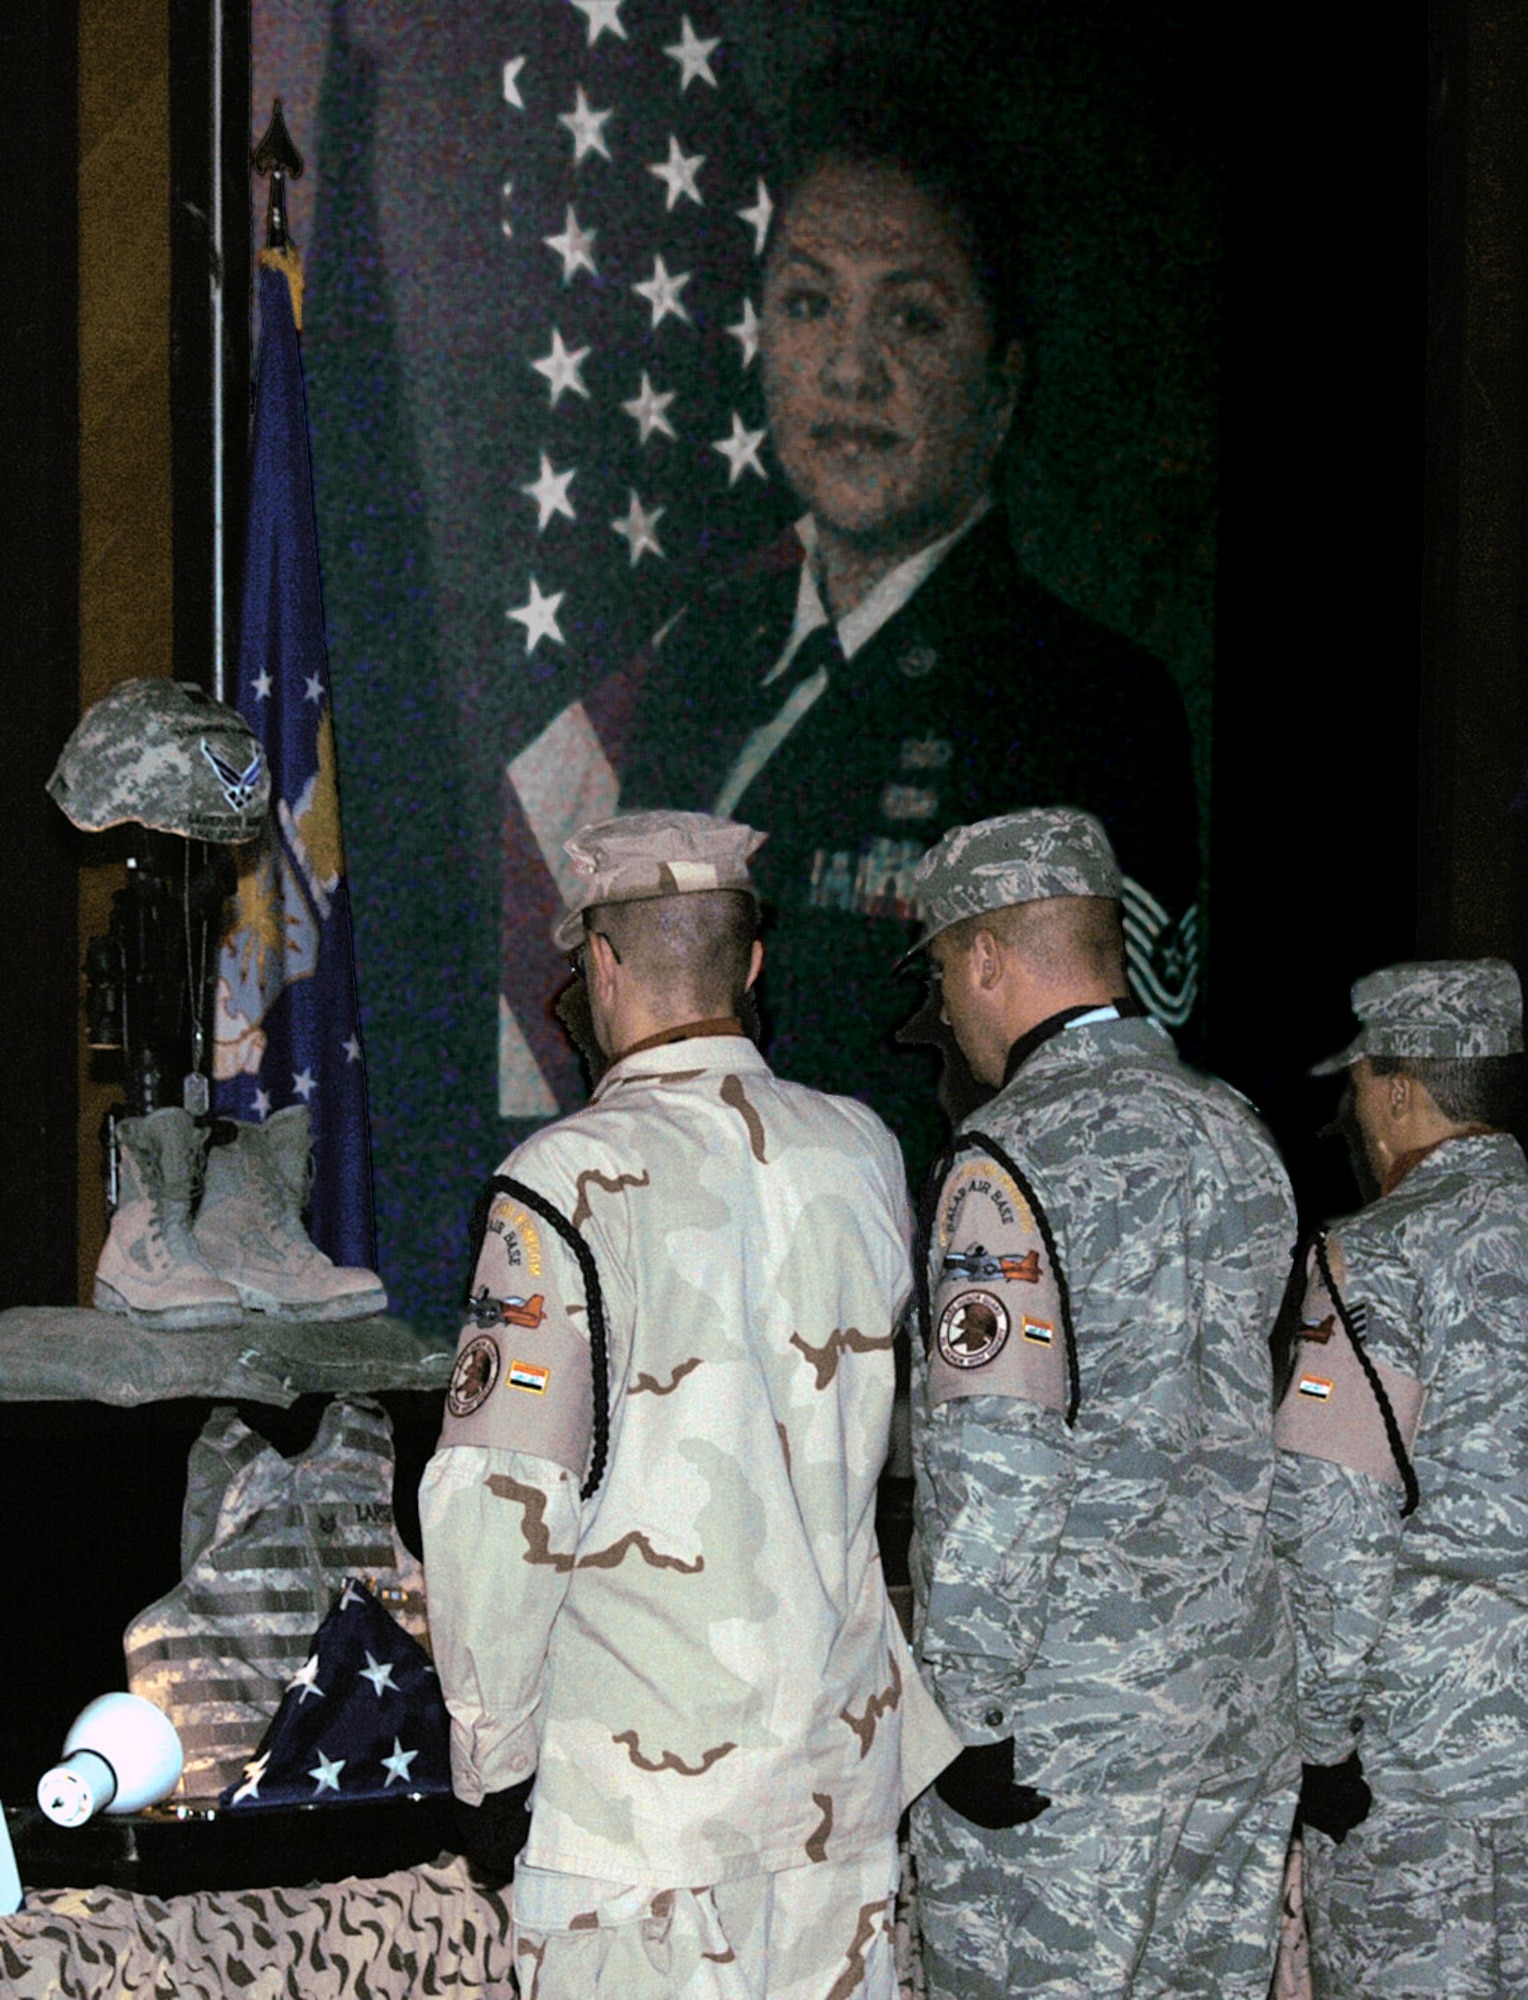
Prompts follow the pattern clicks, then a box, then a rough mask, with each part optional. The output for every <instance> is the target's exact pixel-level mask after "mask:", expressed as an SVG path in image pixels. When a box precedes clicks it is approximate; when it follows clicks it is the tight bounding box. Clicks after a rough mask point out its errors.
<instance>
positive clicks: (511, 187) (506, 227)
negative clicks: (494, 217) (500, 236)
mask: <svg viewBox="0 0 1528 2000" xmlns="http://www.w3.org/2000/svg"><path fill="white" fill-rule="evenodd" d="M514 191H515V184H514V182H513V181H505V182H504V183H503V185H502V186H501V187H500V189H499V227H500V228H501V229H502V230H503V231H504V234H505V235H506V236H509V237H513V235H514V233H515V225H514V224H513V223H512V222H511V221H510V219H509V201H510V196H511V195H512V194H513V193H514Z"/></svg>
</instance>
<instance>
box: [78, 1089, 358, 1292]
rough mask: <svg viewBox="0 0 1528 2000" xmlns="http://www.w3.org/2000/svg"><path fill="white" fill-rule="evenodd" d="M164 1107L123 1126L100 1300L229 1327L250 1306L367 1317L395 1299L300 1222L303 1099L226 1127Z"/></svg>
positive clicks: (307, 1138) (99, 1268) (304, 1167)
mask: <svg viewBox="0 0 1528 2000" xmlns="http://www.w3.org/2000/svg"><path fill="white" fill-rule="evenodd" d="M229 1133H231V1134H232V1136H231V1138H226V1143H221V1144H219V1143H213V1144H211V1145H209V1144H208V1143H207V1135H206V1133H205V1132H204V1131H203V1130H202V1129H201V1128H200V1127H198V1126H197V1124H196V1123H195V1121H194V1120H193V1119H192V1117H191V1115H190V1113H189V1112H187V1111H182V1110H180V1109H179V1108H178V1107H177V1106H173V1105H166V1106H165V1107H164V1108H163V1109H162V1110H159V1111H153V1112H150V1113H149V1115H148V1116H147V1117H146V1118H124V1119H123V1120H122V1121H121V1122H120V1124H119V1125H118V1126H117V1141H118V1149H119V1155H120V1175H121V1178H120V1188H121V1198H120V1200H119V1202H118V1204H117V1207H116V1210H115V1211H114V1213H113V1215H112V1219H111V1230H110V1233H109V1234H108V1236H107V1239H106V1243H105V1246H104V1247H103V1249H102V1251H101V1255H100V1260H99V1262H98V1263H97V1265H96V1278H95V1303H96V1306H97V1308H98V1309H99V1310H100V1311H103V1312H112V1313H125V1314H126V1315H127V1317H128V1318H129V1319H131V1320H133V1321H134V1322H135V1323H136V1324H138V1325H139V1326H151V1327H164V1328H171V1329H178V1328H188V1327H209V1326H227V1325H230V1324H231V1323H233V1322H234V1321H236V1320H241V1319H243V1318H244V1317H245V1315H246V1314H248V1313H266V1314H269V1315H271V1316H273V1317H275V1318H277V1319H286V1320H337V1319H362V1318H365V1317H367V1316H368V1315H370V1314H372V1313H379V1312H382V1311H384V1310H385V1308H386V1306H387V1294H386V1292H384V1290H383V1289H382V1284H381V1280H380V1279H379V1278H378V1277H377V1275H376V1273H375V1272H374V1271H365V1270H362V1269H360V1268H359V1267H357V1266H353V1265H337V1264H335V1263H333V1262H332V1261H331V1260H330V1259H329V1258H328V1257H326V1256H325V1255H324V1253H323V1251H322V1250H320V1249H319V1248H318V1247H317V1245H316V1244H315V1243H313V1241H312V1240H311V1238H310V1237H309V1236H308V1233H307V1231H306V1230H305V1229H304V1228H303V1224H302V1209H303V1203H304V1201H305V1200H306V1198H307V1191H308V1177H309V1161H310V1156H311V1150H312V1140H311V1132H310V1128H309V1122H308V1111H307V1107H306V1106H305V1105H301V1104H294V1105H290V1106H288V1108H287V1109H286V1110H284V1111H277V1112H273V1113H272V1115H271V1116H270V1117H269V1118H267V1119H266V1121H265V1122H264V1124H262V1125H242V1124H236V1123H233V1122H232V1121H227V1122H225V1123H224V1124H222V1125H221V1126H220V1128H219V1137H225V1136H226V1135H227V1134H229Z"/></svg>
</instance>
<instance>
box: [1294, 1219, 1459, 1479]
mask: <svg viewBox="0 0 1528 2000" xmlns="http://www.w3.org/2000/svg"><path fill="white" fill-rule="evenodd" d="M1323 1249H1324V1253H1325V1255H1324V1268H1323ZM1346 1283H1347V1268H1346V1261H1345V1259H1344V1257H1343V1254H1342V1246H1341V1244H1340V1243H1339V1242H1338V1241H1337V1240H1336V1238H1335V1237H1333V1238H1331V1239H1330V1240H1329V1241H1328V1242H1326V1243H1325V1245H1324V1246H1322V1245H1320V1244H1319V1240H1318V1245H1315V1246H1313V1247H1312V1249H1311V1252H1310V1255H1309V1259H1308V1261H1307V1265H1306V1283H1305V1298H1304V1303H1303V1307H1302V1310H1301V1314H1300V1320H1301V1324H1300V1329H1299V1335H1298V1338H1297V1340H1296V1342H1295V1355H1294V1368H1293V1372H1292V1373H1291V1375H1290V1378H1289V1385H1288V1387H1287V1388H1286V1390H1285V1391H1284V1396H1283V1400H1282V1401H1281V1402H1280V1404H1279V1408H1278V1413H1277V1415H1276V1416H1275V1418H1274V1426H1273V1440H1274V1443H1275V1444H1276V1445H1277V1446H1278V1448H1279V1449H1280V1450H1281V1451H1292V1452H1296V1453H1298V1454H1300V1455H1301V1456H1303V1457H1306V1458H1320V1459H1324V1460H1326V1461H1327V1463H1329V1464H1332V1465H1343V1466H1347V1467H1348V1468H1349V1469H1350V1470H1351V1471H1354V1472H1362V1473H1364V1474H1366V1475H1367V1476H1368V1477H1369V1478H1371V1479H1378V1480H1382V1481H1383V1482H1384V1483H1385V1484H1386V1485H1387V1486H1394V1487H1396V1488H1398V1489H1399V1490H1400V1491H1401V1492H1403V1493H1405V1494H1406V1496H1407V1506H1406V1508H1405V1509H1404V1510H1403V1511H1405V1512H1408V1513H1409V1512H1410V1510H1411V1507H1412V1506H1414V1505H1415V1491H1416V1482H1415V1474H1414V1473H1413V1472H1412V1468H1411V1460H1410V1452H1411V1448H1412V1445H1413V1443H1414V1442H1415V1440H1416V1434H1417V1429H1418V1426H1419V1425H1420V1423H1421V1420H1422V1404H1423V1401H1424V1399H1425V1396H1426V1391H1425V1389H1424V1387H1423V1385H1422V1383H1420V1382H1419V1381H1418V1380H1417V1379H1416V1378H1415V1376H1412V1375H1404V1374H1402V1373H1401V1371H1400V1370H1399V1369H1396V1368H1389V1367H1387V1366H1386V1365H1385V1363H1384V1362H1382V1361H1377V1360H1375V1359H1374V1358H1373V1356H1372V1355H1370V1354H1369V1353H1368V1352H1367V1351H1366V1348H1365V1347H1364V1346H1363V1345H1362V1344H1361V1343H1362V1339H1363V1328H1364V1324H1365V1322H1366V1319H1367V1313H1366V1312H1365V1309H1364V1306H1363V1303H1362V1301H1357V1302H1355V1303H1354V1304H1351V1305H1350V1304H1349V1303H1348V1301H1347V1299H1346V1298H1345V1297H1344V1295H1343V1293H1344V1287H1345V1286H1346ZM1387 1417H1388V1419H1389V1421H1388V1422H1387ZM1392 1426H1393V1435H1392Z"/></svg>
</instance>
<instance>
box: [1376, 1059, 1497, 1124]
mask: <svg viewBox="0 0 1528 2000" xmlns="http://www.w3.org/2000/svg"><path fill="white" fill-rule="evenodd" d="M1369 1067H1370V1069H1372V1070H1373V1072H1374V1074H1375V1075H1376V1076H1409V1077H1411V1078H1412V1079H1413V1081H1414V1082H1416V1083H1419V1084H1421V1086H1422V1088H1423V1089H1424V1090H1425V1091H1426V1092H1427V1094H1428V1096H1429V1097H1430V1098H1431V1099H1432V1101H1433V1103H1434V1104H1436V1105H1437V1107H1438V1109H1439V1110H1440V1111H1441V1112H1442V1113H1443V1115H1444V1117H1445V1118H1448V1119H1451V1120H1452V1122H1453V1123H1454V1124H1456V1125H1496V1126H1500V1127H1502V1128H1503V1129H1505V1128H1506V1127H1508V1126H1510V1125H1512V1124H1513V1123H1514V1122H1515V1121H1516V1119H1517V1118H1518V1116H1519V1114H1520V1113H1521V1111H1522V1108H1523V1083H1524V1059H1523V1057H1522V1056H1520V1055H1515V1056H1370V1058H1369Z"/></svg>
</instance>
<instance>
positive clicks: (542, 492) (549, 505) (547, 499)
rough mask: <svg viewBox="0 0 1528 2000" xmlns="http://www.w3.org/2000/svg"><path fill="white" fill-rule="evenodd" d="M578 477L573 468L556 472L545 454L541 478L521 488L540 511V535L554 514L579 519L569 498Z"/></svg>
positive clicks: (542, 457) (543, 454) (537, 529)
mask: <svg viewBox="0 0 1528 2000" xmlns="http://www.w3.org/2000/svg"><path fill="white" fill-rule="evenodd" d="M577 477H578V474H577V472H576V471H575V470H573V469H572V468H571V467H570V468H569V470H568V471H566V472H554V471H553V470H552V461H551V460H550V459H549V458H548V457H547V455H546V453H545V452H543V453H542V454H541V477H540V478H539V479H533V480H532V481H531V483H530V485H529V486H522V487H521V488H520V491H521V492H522V493H528V494H529V495H530V497H531V498H532V500H534V501H535V503H536V506H537V508H538V510H539V519H538V520H537V522H536V533H537V534H538V535H539V534H543V533H544V532H545V530H546V525H547V523H548V521H550V520H551V518H552V516H553V515H554V514H566V515H567V517H568V519H569V520H570V521H576V520H577V519H578V516H577V515H576V514H575V513H574V511H573V502H572V501H571V500H570V499H569V498H568V488H569V487H570V486H571V485H572V484H573V481H574V480H575V479H576V478H577Z"/></svg>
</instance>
